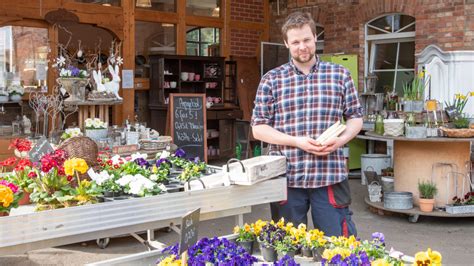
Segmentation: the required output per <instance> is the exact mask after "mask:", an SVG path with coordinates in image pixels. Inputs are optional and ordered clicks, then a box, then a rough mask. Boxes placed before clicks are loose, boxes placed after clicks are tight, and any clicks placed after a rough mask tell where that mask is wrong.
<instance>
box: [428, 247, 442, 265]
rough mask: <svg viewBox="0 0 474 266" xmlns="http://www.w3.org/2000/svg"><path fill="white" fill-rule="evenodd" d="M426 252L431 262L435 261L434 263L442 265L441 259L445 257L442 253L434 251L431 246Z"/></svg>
mask: <svg viewBox="0 0 474 266" xmlns="http://www.w3.org/2000/svg"><path fill="white" fill-rule="evenodd" d="M426 253H428V257H429V258H430V259H431V263H433V264H434V265H441V261H442V259H443V257H442V256H441V253H439V252H438V251H432V250H431V248H428V251H427V252H426Z"/></svg>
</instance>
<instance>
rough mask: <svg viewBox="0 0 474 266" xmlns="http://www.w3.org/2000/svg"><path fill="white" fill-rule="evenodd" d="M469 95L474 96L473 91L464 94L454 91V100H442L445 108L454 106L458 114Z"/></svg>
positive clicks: (464, 105)
mask: <svg viewBox="0 0 474 266" xmlns="http://www.w3.org/2000/svg"><path fill="white" fill-rule="evenodd" d="M470 97H474V91H471V92H468V93H466V94H461V93H456V94H454V100H453V101H452V102H444V104H445V106H446V108H449V107H451V108H454V109H455V110H456V112H457V113H458V115H461V114H462V113H463V112H464V107H466V104H467V101H468V100H469V98H470Z"/></svg>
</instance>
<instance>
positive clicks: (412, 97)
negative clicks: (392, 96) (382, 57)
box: [403, 71, 427, 113]
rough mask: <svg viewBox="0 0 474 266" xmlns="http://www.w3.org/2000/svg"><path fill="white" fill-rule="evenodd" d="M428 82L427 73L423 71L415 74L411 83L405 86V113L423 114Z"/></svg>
mask: <svg viewBox="0 0 474 266" xmlns="http://www.w3.org/2000/svg"><path fill="white" fill-rule="evenodd" d="M426 82H427V81H426V80H425V72H424V71H421V72H419V73H415V77H414V78H413V81H412V82H411V83H405V84H404V85H403V98H404V100H405V101H404V107H403V111H404V112H415V113H421V112H422V111H423V107H424V101H423V99H424V97H425V87H426V85H427V84H426Z"/></svg>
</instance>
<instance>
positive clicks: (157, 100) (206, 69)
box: [150, 55, 226, 107]
mask: <svg viewBox="0 0 474 266" xmlns="http://www.w3.org/2000/svg"><path fill="white" fill-rule="evenodd" d="M150 67H151V75H150V106H153V107H166V106H167V105H168V99H169V94H170V93H205V94H206V97H208V98H209V99H213V102H214V105H215V106H223V105H224V76H225V75H226V69H225V62H224V58H223V57H208V56H183V55H151V56H150Z"/></svg>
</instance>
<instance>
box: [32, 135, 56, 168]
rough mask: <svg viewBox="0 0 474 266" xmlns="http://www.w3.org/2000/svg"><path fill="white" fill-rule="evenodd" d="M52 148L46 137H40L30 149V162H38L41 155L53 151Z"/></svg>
mask: <svg viewBox="0 0 474 266" xmlns="http://www.w3.org/2000/svg"><path fill="white" fill-rule="evenodd" d="M53 151H54V149H53V147H51V144H49V142H48V140H47V139H46V137H44V136H43V137H41V138H40V139H39V140H38V141H37V142H36V144H35V146H34V147H33V148H32V149H31V150H30V152H29V154H28V155H29V156H30V160H31V161H32V162H38V161H39V160H40V159H41V157H43V155H45V154H47V153H50V152H53Z"/></svg>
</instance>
